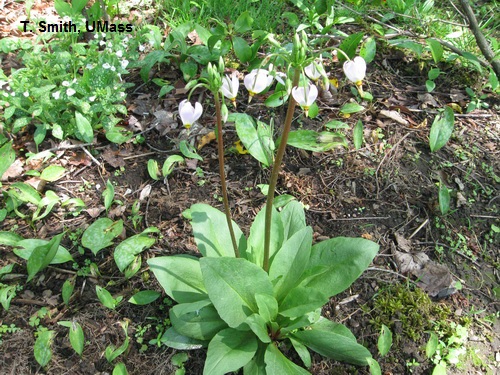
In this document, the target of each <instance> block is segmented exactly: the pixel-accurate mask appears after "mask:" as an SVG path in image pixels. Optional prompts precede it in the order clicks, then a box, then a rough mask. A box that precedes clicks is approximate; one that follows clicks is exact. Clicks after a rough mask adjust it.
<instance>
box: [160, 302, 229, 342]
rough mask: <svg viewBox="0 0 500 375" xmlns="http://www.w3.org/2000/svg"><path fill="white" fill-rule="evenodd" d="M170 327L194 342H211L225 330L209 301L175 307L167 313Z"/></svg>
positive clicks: (224, 324)
mask: <svg viewBox="0 0 500 375" xmlns="http://www.w3.org/2000/svg"><path fill="white" fill-rule="evenodd" d="M169 317H170V321H171V322H172V327H174V328H175V330H176V331H177V332H178V333H180V334H181V335H183V336H186V337H190V338H193V339H196V340H201V341H207V340H211V339H212V338H213V337H214V336H215V334H216V333H217V332H220V331H221V330H223V329H225V328H227V324H226V323H225V322H224V321H223V320H222V319H221V318H220V316H219V314H218V313H217V310H216V309H215V307H214V306H213V305H212V303H211V302H210V301H209V300H205V301H198V302H192V303H181V304H179V305H175V306H174V307H172V308H171V309H170V312H169Z"/></svg>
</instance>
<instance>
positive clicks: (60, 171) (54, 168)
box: [40, 165, 66, 182]
mask: <svg viewBox="0 0 500 375" xmlns="http://www.w3.org/2000/svg"><path fill="white" fill-rule="evenodd" d="M65 172H66V169H65V168H64V167H61V166H60V165H49V166H48V167H47V168H45V169H44V170H43V171H42V173H41V174H40V178H41V179H42V180H45V181H49V182H53V181H57V180H59V179H60V178H61V177H62V176H63V175H64V173H65Z"/></svg>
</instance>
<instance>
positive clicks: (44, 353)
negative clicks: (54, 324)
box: [33, 331, 54, 367]
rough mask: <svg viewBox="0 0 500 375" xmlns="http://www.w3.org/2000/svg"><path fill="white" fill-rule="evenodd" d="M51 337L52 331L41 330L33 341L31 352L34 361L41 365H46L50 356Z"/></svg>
mask: <svg viewBox="0 0 500 375" xmlns="http://www.w3.org/2000/svg"><path fill="white" fill-rule="evenodd" d="M53 337H54V331H43V332H39V333H38V337H37V339H36V341H35V346H34V348H33V352H34V354H35V359H36V361H37V362H38V364H39V365H40V366H42V367H45V366H47V365H48V363H49V362H50V359H51V358H52V348H51V346H52V339H53Z"/></svg>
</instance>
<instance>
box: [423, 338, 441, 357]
mask: <svg viewBox="0 0 500 375" xmlns="http://www.w3.org/2000/svg"><path fill="white" fill-rule="evenodd" d="M438 344H439V339H438V337H437V335H436V334H435V333H434V332H430V337H429V341H427V345H426V346H425V355H426V356H427V358H429V359H430V358H432V357H433V356H434V354H435V353H436V350H437V347H438Z"/></svg>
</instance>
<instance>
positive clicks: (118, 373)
mask: <svg viewBox="0 0 500 375" xmlns="http://www.w3.org/2000/svg"><path fill="white" fill-rule="evenodd" d="M112 375H128V371H127V366H125V363H123V362H119V363H117V364H116V365H115V367H114V368H113V374H112Z"/></svg>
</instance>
